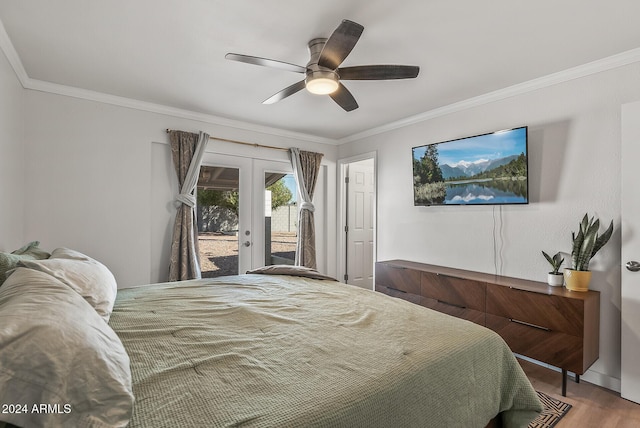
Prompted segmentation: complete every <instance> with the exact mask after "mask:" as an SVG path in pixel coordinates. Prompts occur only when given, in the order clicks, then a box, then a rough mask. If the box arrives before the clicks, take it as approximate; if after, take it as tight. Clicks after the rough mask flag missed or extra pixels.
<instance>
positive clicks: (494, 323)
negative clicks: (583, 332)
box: [486, 314, 592, 374]
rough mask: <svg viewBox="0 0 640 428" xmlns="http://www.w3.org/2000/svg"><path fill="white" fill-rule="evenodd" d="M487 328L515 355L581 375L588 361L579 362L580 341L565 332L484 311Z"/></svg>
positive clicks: (580, 360)
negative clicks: (496, 334)
mask: <svg viewBox="0 0 640 428" xmlns="http://www.w3.org/2000/svg"><path fill="white" fill-rule="evenodd" d="M486 320H487V325H486V326H487V327H488V328H490V329H491V330H493V331H495V332H496V333H498V334H499V335H500V336H502V338H503V339H504V341H505V342H506V343H507V345H509V348H511V350H512V351H513V352H515V353H517V354H522V355H526V356H527V357H530V358H533V359H535V360H539V361H544V362H545V363H548V364H551V365H553V366H556V367H562V368H563V369H566V370H569V371H571V372H574V373H577V374H583V373H584V372H585V370H586V369H587V368H588V366H589V365H591V363H592V361H591V362H585V361H583V341H582V339H581V338H579V337H576V336H571V335H568V334H566V333H562V332H558V331H551V330H544V329H542V328H540V327H534V326H530V325H526V324H522V323H521V322H518V321H515V320H513V319H509V318H504V317H498V316H495V315H491V314H486Z"/></svg>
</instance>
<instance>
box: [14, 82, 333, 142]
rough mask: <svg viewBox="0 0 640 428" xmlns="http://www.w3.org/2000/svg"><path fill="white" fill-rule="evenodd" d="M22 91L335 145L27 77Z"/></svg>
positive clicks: (262, 127)
mask: <svg viewBox="0 0 640 428" xmlns="http://www.w3.org/2000/svg"><path fill="white" fill-rule="evenodd" d="M23 86H24V87H25V89H30V90H34V91H40V92H48V93H52V94H57V95H63V96H67V97H73V98H80V99H84V100H89V101H96V102H100V103H104V104H112V105H116V106H119V107H126V108H130V109H134V110H141V111H146V112H151V113H158V114H162V115H166V116H172V117H178V118H182V119H190V120H196V121H199V122H204V123H209V124H213V125H220V126H225V127H229V128H236V129H241V130H243V131H253V132H257V133H261V134H267V135H274V136H277V137H284V138H292V139H296V140H302V141H308V142H314V143H320V144H331V145H336V144H337V142H336V140H334V139H331V138H324V137H319V136H317V135H311V134H304V133H301V132H294V131H287V130H284V129H280V128H273V127H269V126H263V125H257V124H255V123H250V122H244V121H241V120H234V119H227V118H223V117H219V116H214V115H211V114H205V113H198V112H195V111H191V110H185V109H180V108H175V107H169V106H166V105H163V104H156V103H150V102H146V101H140V100H135V99H132V98H126V97H120V96H117V95H110V94H105V93H103V92H96V91H90V90H88V89H81V88H76V87H73V86H67V85H60V84H57V83H51V82H46V81H42V80H36V79H31V78H27V82H26V83H25V84H24V85H23Z"/></svg>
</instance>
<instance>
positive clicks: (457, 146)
mask: <svg viewBox="0 0 640 428" xmlns="http://www.w3.org/2000/svg"><path fill="white" fill-rule="evenodd" d="M527 165H528V162H527V127H526V126H524V127H520V128H514V129H509V130H505V131H497V132H493V133H491V134H483V135H477V136H473V137H467V138H461V139H458V140H451V141H445V142H441V143H435V144H427V145H424V146H419V147H414V148H413V196H414V204H415V205H501V204H527V203H529V198H528V183H527V181H528V180H527V179H528V171H527Z"/></svg>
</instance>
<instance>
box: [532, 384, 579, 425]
mask: <svg viewBox="0 0 640 428" xmlns="http://www.w3.org/2000/svg"><path fill="white" fill-rule="evenodd" d="M536 392H537V393H538V397H539V398H540V401H542V405H543V406H544V410H543V411H542V413H541V414H540V415H539V416H538V417H537V418H535V419H534V420H533V422H531V423H530V424H529V428H551V427H554V426H556V424H557V423H558V422H559V421H560V419H562V417H563V416H564V415H566V414H567V412H568V411H569V409H571V404H568V403H564V402H562V401H560V400H556V399H555V398H553V397H550V396H548V395H547V394H545V393H544V392H540V391H536Z"/></svg>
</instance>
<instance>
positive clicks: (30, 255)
mask: <svg viewBox="0 0 640 428" xmlns="http://www.w3.org/2000/svg"><path fill="white" fill-rule="evenodd" d="M38 245H40V242H39V241H33V242H29V243H28V244H27V245H25V246H24V247H22V248H19V249H17V250H15V251H13V252H11V253H3V252H0V285H1V284H2V283H3V282H4V281H5V280H6V279H7V276H8V273H9V272H10V271H12V270H13V269H15V268H16V267H17V266H18V263H19V262H20V261H22V260H43V259H46V258H49V256H50V254H49V253H47V252H46V251H44V250H42V249H40V248H38Z"/></svg>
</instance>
